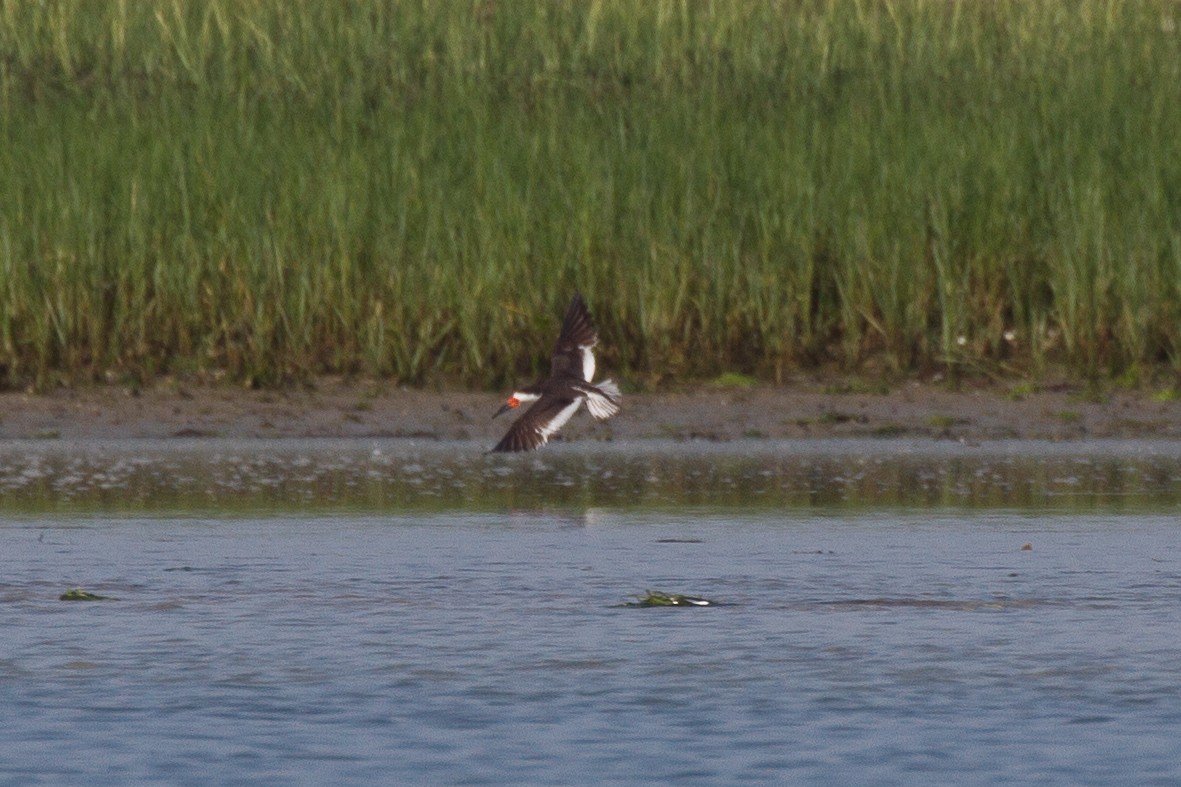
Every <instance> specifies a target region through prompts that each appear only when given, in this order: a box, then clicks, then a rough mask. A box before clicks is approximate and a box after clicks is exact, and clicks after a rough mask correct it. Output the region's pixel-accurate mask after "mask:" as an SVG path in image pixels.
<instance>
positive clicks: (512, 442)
mask: <svg viewBox="0 0 1181 787" xmlns="http://www.w3.org/2000/svg"><path fill="white" fill-rule="evenodd" d="M598 341H599V329H598V328H596V327H595V321H594V320H593V319H592V318H591V315H590V310H589V309H587V307H586V301H584V300H583V299H582V295H581V294H580V293H575V294H574V298H573V299H572V300H571V301H570V308H568V309H567V310H566V318H565V319H564V320H563V321H562V330H561V332H560V333H558V342H557V344H555V345H554V354H553V356H552V357H551V360H550V375H549V377H548V378H546V379H545V380H542V381H541V382H539V383H535V384H534V385H528V386H526V387H524V388H520V389H518V390H516V391H513V395H512V396H510V397H509V398H508V401H507V402H505V404H504V406H503V407H501V408H500V409H499V410H497V411H496V415H494V416H492V417H493V418H496V416H498V415H500V414H501V413H507V412H508V411H509V410H514V409H516V408H518V407H520V406H521V405H522V404H524V403H526V402H532V403H533V405H532V406H531V407H530V408H529V409H528V410H526V411H525V414H524V415H522V416H521V417H520V418H518V419H517V420H516V422H515V423H514V424H513V425H512V427H511V428H510V429H509V430H508V433H507V434H506V435H505V436H504V438H503V439H501V441H500V442H499V443H497V444H496V447H494V448H493V449H492V451H490V452H489V453H500V452H506V451H532V450H534V449H536V448H540V447H541V446H543V445H545V444H546V443H547V442H549V439H550V438H551V437H553V436H554V434H556V433H557V431H558V430H559V429H561V428H562V426H563V425H564V424H565V423H566V422H567V421H569V420H570V417H571V416H572V415H574V413H575V412H577V411H578V408H579V407H581V406H582V403H583V402H586V409H587V410H589V411H590V414H591V415H593V416H594V417H595V418H596V419H597V420H599V421H603V420H606V419H608V418H610V417H611V416H613V415H615V414H616V413H618V412H619V403H620V401H621V400H622V399H623V396H622V395H621V394H620V393H619V386H617V385H616V384H615V383H614V382H612V381H611V380H603V381H602V382H601V383H597V384H592V383H591V378H592V377H594V375H595V356H594V353H592V352H591V349H592V348H593V347H594V346H595V344H596V343H597V342H598Z"/></svg>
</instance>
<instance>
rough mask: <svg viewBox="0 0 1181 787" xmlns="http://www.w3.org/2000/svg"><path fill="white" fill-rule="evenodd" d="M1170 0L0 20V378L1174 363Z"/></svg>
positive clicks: (202, 11)
mask: <svg viewBox="0 0 1181 787" xmlns="http://www.w3.org/2000/svg"><path fill="white" fill-rule="evenodd" d="M1179 27H1181V5H1179V4H1178V3H1176V2H1172V1H1171V0H1138V1H1137V2H1123V1H1116V0H1074V1H1073V2H1038V1H1035V2H1028V1H1026V0H1021V1H1017V0H995V1H992V2H971V1H970V0H959V1H957V0H911V1H910V2H886V1H884V0H876V1H871V0H777V1H776V0H759V1H757V2H750V1H748V0H713V1H712V2H710V1H709V0H681V1H674V0H652V2H643V3H637V2H632V1H631V0H586V1H585V2H578V3H566V2H558V0H549V1H546V0H513V2H508V1H507V0H480V1H479V2H474V3H470V2H443V1H442V0H409V1H407V2H391V1H390V0H354V1H353V2H347V3H292V2H290V0H248V1H247V2H242V1H241V0H158V1H157V2H151V3H142V2H135V0H109V1H108V2H95V3H81V2H72V1H70V0H45V2H40V3H31V2H21V1H15V2H14V1H13V0H0V382H2V383H3V384H5V385H9V386H15V385H33V386H36V387H41V388H45V387H51V386H53V385H56V384H59V383H74V382H80V381H85V380H88V379H104V378H108V379H109V378H111V377H112V376H116V377H119V378H131V379H135V380H141V381H142V380H148V379H151V378H154V377H157V376H159V375H164V374H176V375H194V374H195V375H215V376H218V377H229V378H230V379H234V380H238V381H241V382H245V383H247V384H255V385H273V384H282V383H284V382H289V381H293V380H298V379H304V378H309V377H312V376H315V375H317V374H321V373H334V374H346V375H364V376H379V377H383V378H388V379H394V380H397V381H399V382H404V383H410V384H420V383H424V382H428V381H445V382H448V383H451V384H458V385H474V386H487V385H495V384H501V383H503V382H505V381H506V380H508V379H513V378H518V377H522V376H528V375H529V374H530V373H532V372H537V371H544V369H545V368H546V364H547V363H548V353H549V350H550V348H551V347H552V342H553V339H554V334H555V330H556V327H557V325H558V321H559V319H560V317H561V313H562V310H563V309H564V307H565V305H566V303H567V302H568V299H569V297H570V295H571V293H572V291H573V290H574V289H575V288H580V289H581V290H582V291H583V292H584V293H585V294H586V297H587V299H588V301H589V302H590V304H591V307H592V310H593V311H594V312H595V315H596V317H597V319H598V321H599V323H600V326H601V328H602V332H603V345H602V348H601V349H602V353H603V360H602V361H601V368H607V369H611V370H612V371H613V373H617V374H619V373H622V374H623V375H624V376H625V377H630V379H631V380H633V381H635V382H636V384H638V385H658V384H659V383H660V382H661V381H662V380H665V379H667V378H669V377H673V376H675V377H695V376H696V377H701V376H714V375H717V374H719V373H721V372H724V371H736V372H742V373H745V374H753V375H756V376H758V377H760V378H763V379H768V380H778V379H781V378H782V377H783V376H784V375H786V374H790V373H792V372H795V371H798V370H801V369H813V368H837V369H841V370H850V371H865V370H869V371H871V372H873V373H882V374H892V375H905V374H912V373H916V372H927V371H932V370H934V371H945V372H947V373H949V374H950V375H952V376H954V375H957V374H987V375H991V376H1001V377H1005V376H1027V375H1038V374H1041V373H1044V372H1045V371H1046V370H1048V369H1063V368H1064V369H1067V370H1069V371H1070V373H1072V374H1077V375H1078V376H1080V377H1086V378H1089V379H1102V378H1109V377H1119V378H1121V379H1126V380H1133V381H1134V380H1136V379H1144V378H1145V377H1146V376H1152V375H1159V374H1161V373H1162V372H1163V373H1165V374H1168V375H1172V374H1175V373H1176V372H1177V371H1179V370H1181V333H1179V332H1181V108H1179V107H1181V88H1179V85H1181V30H1179Z"/></svg>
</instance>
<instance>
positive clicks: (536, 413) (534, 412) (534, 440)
mask: <svg viewBox="0 0 1181 787" xmlns="http://www.w3.org/2000/svg"><path fill="white" fill-rule="evenodd" d="M580 404H582V400H581V399H575V398H564V397H562V398H560V397H556V396H547V397H544V398H542V399H538V400H537V401H536V402H534V403H533V406H532V407H530V408H529V409H528V410H526V411H525V414H524V415H522V416H521V417H520V418H518V419H517V420H516V421H515V422H514V423H513V425H512V426H511V427H509V430H508V433H507V434H505V436H504V437H503V438H501V440H500V442H499V443H497V444H496V446H495V447H494V448H493V449H492V450H491V451H489V453H492V454H498V453H505V452H508V451H532V450H534V449H536V448H541V447H542V446H543V445H545V444H546V443H548V442H549V439H550V437H552V436H553V435H554V434H555V433H556V432H557V431H558V430H559V429H561V428H562V427H563V426H564V425H565V423H566V422H567V421H569V420H570V416H572V415H574V413H575V411H576V410H578V406H579V405H580Z"/></svg>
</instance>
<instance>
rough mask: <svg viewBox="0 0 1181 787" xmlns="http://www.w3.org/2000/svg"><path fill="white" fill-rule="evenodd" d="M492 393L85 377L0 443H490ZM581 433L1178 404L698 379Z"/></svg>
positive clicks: (976, 431)
mask: <svg viewBox="0 0 1181 787" xmlns="http://www.w3.org/2000/svg"><path fill="white" fill-rule="evenodd" d="M501 401H502V395H501V394H499V393H497V392H473V391H446V390H444V391H438V390H422V389H408V388H401V387H397V386H393V385H388V384H382V383H373V382H354V381H345V380H339V379H331V378H329V379H321V380H319V381H317V382H316V383H315V384H314V385H310V386H304V387H300V388H292V389H288V390H278V391H275V390H266V391H252V390H244V389H240V388H235V387H231V386H207V385H185V384H179V383H176V382H174V381H164V382H161V383H159V384H157V385H155V386H152V387H149V388H146V389H143V390H138V389H130V388H126V387H122V386H103V385H96V386H90V387H82V388H70V389H61V390H57V391H54V392H51V393H47V394H32V393H21V392H5V393H0V439H6V440H11V439H33V438H40V439H65V440H87V439H93V440H119V439H166V438H236V439H242V438H266V439H274V438H317V437H332V438H353V437H355V438H365V437H381V438H413V439H416V440H438V441H448V440H475V441H488V443H489V445H492V444H494V443H495V442H496V441H497V440H498V439H499V438H500V436H501V435H502V434H503V431H504V429H506V428H507V426H508V419H507V418H501V419H498V420H496V421H492V420H491V415H492V414H493V413H494V412H496V409H497V408H498V407H499V406H500V404H501ZM559 437H560V438H561V439H563V440H567V441H583V440H592V441H595V440H643V439H662V440H669V439H672V440H686V441H688V440H708V441H730V440H739V439H758V438H766V439H809V438H816V439H831V438H839V437H859V438H865V437H873V438H881V439H889V438H897V437H905V438H908V439H915V438H924V437H930V438H931V439H939V440H942V439H953V440H963V441H977V440H1013V439H1018V440H1020V439H1028V440H1087V439H1111V438H1122V439H1129V438H1135V439H1145V440H1161V439H1165V440H1178V439H1181V401H1170V400H1167V399H1166V398H1164V397H1161V396H1159V395H1155V394H1154V392H1152V391H1134V390H1133V391H1128V390H1118V391H1112V392H1108V393H1105V394H1103V395H1102V396H1094V395H1088V394H1087V393H1086V391H1085V389H1084V388H1083V387H1082V386H1075V385H1069V384H1060V385H1053V386H1047V387H1044V388H1042V389H1040V390H1031V391H1021V392H1018V393H1014V392H1013V391H1012V390H1011V389H1006V388H1001V387H999V386H996V387H991V386H976V387H971V388H968V389H964V390H961V391H950V390H948V388H947V387H946V386H943V385H939V384H926V383H919V382H906V383H902V384H899V385H896V386H894V387H891V388H889V389H885V388H882V389H880V391H879V390H877V389H874V390H870V391H867V390H865V387H864V386H857V385H851V386H850V385H839V384H838V385H834V384H833V383H831V382H830V383H818V382H801V383H793V384H789V385H785V386H753V387H718V386H714V385H710V384H701V385H698V386H693V387H687V388H685V389H684V390H680V391H675V392H662V393H627V392H625V398H624V409H623V412H622V413H621V414H620V415H619V416H618V417H616V418H614V419H612V420H610V421H607V422H605V423H596V422H595V421H593V420H592V419H591V418H589V417H588V416H587V415H586V414H585V413H583V414H579V415H578V416H576V417H575V418H574V419H573V420H572V421H571V422H570V423H569V424H568V425H567V426H566V427H565V428H564V429H563V430H562V433H561V435H560V436H559Z"/></svg>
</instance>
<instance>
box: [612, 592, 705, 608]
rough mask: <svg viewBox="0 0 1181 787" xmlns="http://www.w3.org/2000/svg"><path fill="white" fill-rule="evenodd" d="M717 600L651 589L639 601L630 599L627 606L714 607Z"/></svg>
mask: <svg viewBox="0 0 1181 787" xmlns="http://www.w3.org/2000/svg"><path fill="white" fill-rule="evenodd" d="M715 603H716V602H713V601H710V600H709V599H707V598H699V597H698V596H683V595H681V594H680V593H662V592H661V591H659V590H649V591H648V594H647V595H646V596H641V597H640V600H639V601H629V602H627V603H626V604H624V605H623V606H625V607H712V606H714V604H715Z"/></svg>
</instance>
